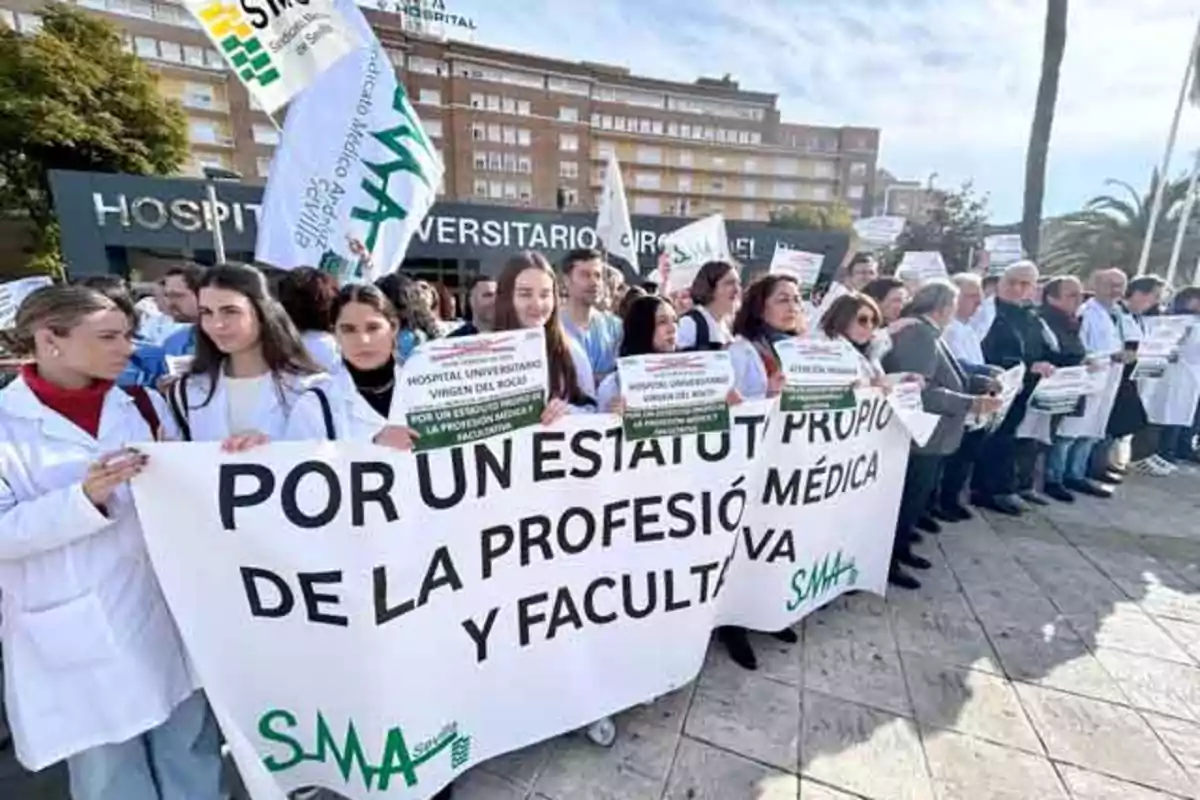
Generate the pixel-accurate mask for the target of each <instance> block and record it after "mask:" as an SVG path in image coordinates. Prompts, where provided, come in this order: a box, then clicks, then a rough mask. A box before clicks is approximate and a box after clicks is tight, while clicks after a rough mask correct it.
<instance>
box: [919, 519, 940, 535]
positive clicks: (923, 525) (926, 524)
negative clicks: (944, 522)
mask: <svg viewBox="0 0 1200 800" xmlns="http://www.w3.org/2000/svg"><path fill="white" fill-rule="evenodd" d="M917 527H918V528H920V529H921V530H923V531H925V532H926V533H941V532H942V526H941V525H939V524H938V521H937V520H936V519H934V518H933V517H930V516H923V517H921V518H920V519H919V520H917Z"/></svg>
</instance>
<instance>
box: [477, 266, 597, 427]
mask: <svg viewBox="0 0 1200 800" xmlns="http://www.w3.org/2000/svg"><path fill="white" fill-rule="evenodd" d="M528 328H541V329H542V330H544V331H545V332H546V356H547V362H548V363H547V370H548V371H549V380H550V395H549V397H548V398H547V402H546V411H545V413H544V414H543V416H542V422H543V423H545V424H549V423H550V422H552V421H554V420H555V419H557V418H558V417H560V416H562V415H563V414H565V413H568V412H569V411H570V409H572V408H575V409H580V410H584V411H594V410H595V407H596V399H595V398H596V380H595V377H594V376H593V374H592V367H591V364H590V362H589V361H588V357H587V353H585V352H584V351H583V348H582V347H580V346H579V345H578V344H576V343H575V342H574V341H573V340H572V339H571V338H570V337H569V336H567V334H566V332H565V331H564V330H563V327H562V322H561V321H560V320H559V308H558V284H557V281H556V280H555V275H554V269H553V268H552V267H551V266H550V262H548V261H547V260H546V257H545V256H543V255H542V254H541V253H537V252H534V251H532V250H525V251H523V252H521V253H518V254H517V255H515V256H513V257H512V258H510V259H509V260H508V262H507V263H506V264H505V265H504V269H503V270H502V271H501V272H500V277H499V278H498V279H497V280H496V330H497V331H515V330H523V329H528Z"/></svg>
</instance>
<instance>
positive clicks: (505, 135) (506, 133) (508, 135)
mask: <svg viewBox="0 0 1200 800" xmlns="http://www.w3.org/2000/svg"><path fill="white" fill-rule="evenodd" d="M500 133H501V134H502V136H501V138H502V139H503V140H504V143H505V144H516V143H517V129H516V128H514V127H512V126H511V125H505V126H504V127H503V128H501V129H500Z"/></svg>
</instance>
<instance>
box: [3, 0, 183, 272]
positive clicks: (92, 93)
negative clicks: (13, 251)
mask: <svg viewBox="0 0 1200 800" xmlns="http://www.w3.org/2000/svg"><path fill="white" fill-rule="evenodd" d="M42 14H43V27H42V30H41V31H40V32H39V33H37V34H36V35H33V36H25V35H19V34H17V33H15V32H13V31H12V30H9V29H8V28H7V27H5V26H3V25H0V208H3V209H4V210H6V211H9V212H13V211H16V212H23V213H26V214H28V216H29V219H30V220H31V221H32V222H33V224H34V226H35V228H36V241H37V253H36V254H35V262H38V263H41V264H43V265H44V266H46V267H48V268H52V267H53V266H54V265H55V264H56V263H58V264H60V263H61V261H60V259H59V257H58V252H57V251H58V231H57V222H56V219H55V216H54V210H53V202H52V198H51V195H50V188H49V181H48V174H49V171H50V170H53V169H71V170H84V171H92V172H127V173H133V174H139V175H153V174H166V173H171V172H174V171H175V170H176V169H178V167H179V166H180V165H181V164H182V163H183V161H184V160H185V159H186V158H187V153H188V150H187V118H186V117H185V116H184V113H183V110H182V109H181V108H180V107H179V105H178V104H177V103H175V102H174V101H170V100H166V99H164V98H163V97H161V96H160V95H159V93H158V90H157V87H156V79H155V77H154V75H153V74H152V73H151V72H150V71H149V70H148V69H147V68H146V66H145V65H144V64H143V63H142V62H141V61H140V60H139V59H138V58H136V57H135V56H133V55H131V54H128V53H126V52H125V51H124V50H123V49H122V48H121V39H120V36H119V34H118V32H117V29H116V28H114V27H113V26H112V25H110V24H109V23H107V22H104V21H102V20H99V19H96V18H94V17H91V16H88V15H87V14H85V13H83V12H81V11H78V10H76V9H74V8H72V7H70V6H65V5H61V4H58V3H52V4H50V5H48V6H47V7H46V8H45V10H44V11H43V12H42Z"/></svg>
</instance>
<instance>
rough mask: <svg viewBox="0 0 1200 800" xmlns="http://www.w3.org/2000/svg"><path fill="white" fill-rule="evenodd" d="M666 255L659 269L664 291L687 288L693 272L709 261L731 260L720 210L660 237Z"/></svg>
mask: <svg viewBox="0 0 1200 800" xmlns="http://www.w3.org/2000/svg"><path fill="white" fill-rule="evenodd" d="M662 246H663V252H664V253H665V254H666V256H667V258H666V259H665V260H664V264H663V267H662V269H663V270H664V271H665V273H666V274H665V275H664V276H663V277H664V279H665V282H666V294H667V295H671V294H674V293H675V292H678V291H680V290H682V289H690V288H691V286H692V281H693V280H695V278H696V273H697V272H699V271H700V268H701V267H702V266H704V265H705V264H706V263H708V262H709V261H732V256H731V255H730V253H729V238H728V237H727V235H726V233H725V218H724V217H723V216H721V215H720V214H713V215H712V216H710V217H705V218H704V219H699V220H696V221H695V222H692V223H690V224H688V225H684V226H683V227H682V228H680V229H679V230H677V231H674V232H672V233H668V234H667V235H666V236H664V237H663V240H662Z"/></svg>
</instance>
